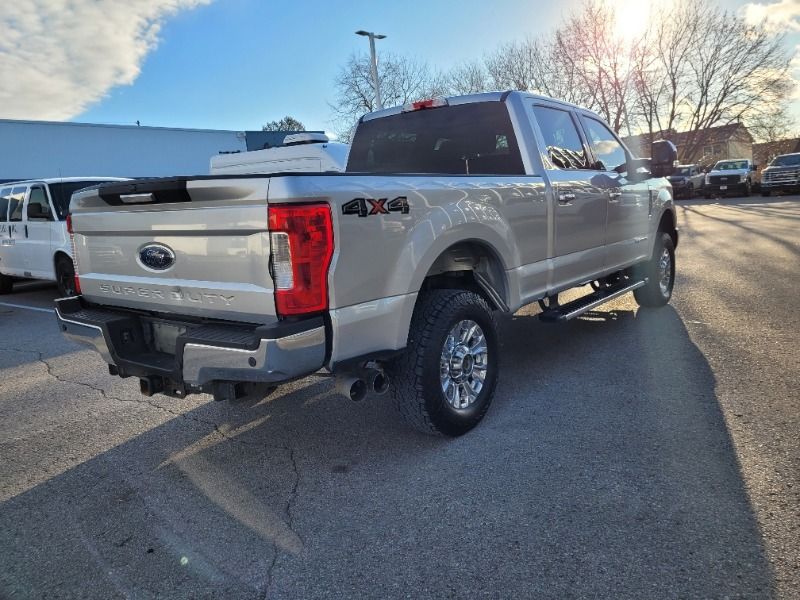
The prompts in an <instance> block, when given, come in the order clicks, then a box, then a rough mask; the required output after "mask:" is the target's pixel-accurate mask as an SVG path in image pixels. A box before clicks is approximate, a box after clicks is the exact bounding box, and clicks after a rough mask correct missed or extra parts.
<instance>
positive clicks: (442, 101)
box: [402, 98, 448, 112]
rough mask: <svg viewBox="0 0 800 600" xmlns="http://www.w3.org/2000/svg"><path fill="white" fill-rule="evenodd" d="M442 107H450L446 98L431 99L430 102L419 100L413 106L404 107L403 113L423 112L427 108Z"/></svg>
mask: <svg viewBox="0 0 800 600" xmlns="http://www.w3.org/2000/svg"><path fill="white" fill-rule="evenodd" d="M440 106H448V104H447V99H446V98H429V99H428V100H417V101H416V102H412V103H411V104H406V105H405V106H403V108H402V111H403V112H412V111H415V110H423V109H426V108H439V107H440Z"/></svg>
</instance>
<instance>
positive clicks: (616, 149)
mask: <svg viewBox="0 0 800 600" xmlns="http://www.w3.org/2000/svg"><path fill="white" fill-rule="evenodd" d="M581 121H583V127H584V129H585V130H586V137H587V138H589V144H590V145H591V146H592V151H593V152H594V155H595V156H596V157H597V160H598V162H599V163H600V165H598V166H599V167H600V168H601V169H604V170H606V171H624V170H625V169H626V165H627V164H628V157H627V155H626V154H625V148H623V147H622V144H620V143H619V141H618V140H617V138H616V137H615V136H614V134H613V133H611V130H610V129H609V128H608V127H606V126H605V125H603V124H602V123H601V122H600V121H598V120H597V119H591V118H589V117H584V116H581Z"/></svg>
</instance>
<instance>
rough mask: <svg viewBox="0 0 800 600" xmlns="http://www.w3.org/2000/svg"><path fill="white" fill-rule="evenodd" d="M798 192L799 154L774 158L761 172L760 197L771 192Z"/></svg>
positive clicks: (799, 188) (799, 185) (799, 183)
mask: <svg viewBox="0 0 800 600" xmlns="http://www.w3.org/2000/svg"><path fill="white" fill-rule="evenodd" d="M798 191H800V153H794V154H782V155H780V156H776V157H775V158H773V159H772V162H771V163H769V166H768V167H767V168H766V169H764V170H763V171H761V195H762V196H769V195H770V194H772V192H792V193H795V194H796V193H797V192H798Z"/></svg>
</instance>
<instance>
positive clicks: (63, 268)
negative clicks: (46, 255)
mask: <svg viewBox="0 0 800 600" xmlns="http://www.w3.org/2000/svg"><path fill="white" fill-rule="evenodd" d="M56 284H57V285H58V293H59V294H60V295H61V297H62V298H67V297H69V296H75V295H77V293H78V291H77V287H76V286H75V266H74V265H73V264H72V261H71V260H70V259H69V258H67V257H66V256H59V257H58V258H56Z"/></svg>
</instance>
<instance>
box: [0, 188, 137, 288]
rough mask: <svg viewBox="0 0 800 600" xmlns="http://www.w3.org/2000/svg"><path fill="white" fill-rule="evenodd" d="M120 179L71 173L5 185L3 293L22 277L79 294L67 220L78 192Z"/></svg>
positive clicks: (0, 207) (0, 256)
mask: <svg viewBox="0 0 800 600" xmlns="http://www.w3.org/2000/svg"><path fill="white" fill-rule="evenodd" d="M106 181H126V180H125V179H122V178H119V177H65V178H60V179H38V180H31V181H15V182H10V183H0V294H8V293H10V292H11V290H12V288H13V285H14V281H15V280H16V279H46V280H49V281H55V282H57V283H58V290H59V292H60V293H61V295H62V296H72V295H75V292H76V290H75V272H74V269H73V266H72V248H71V247H70V239H69V234H68V233H67V224H66V218H67V213H68V212H69V201H70V198H71V197H72V193H73V192H75V191H77V190H80V189H83V188H87V187H91V186H93V185H97V184H99V183H103V182H106Z"/></svg>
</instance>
